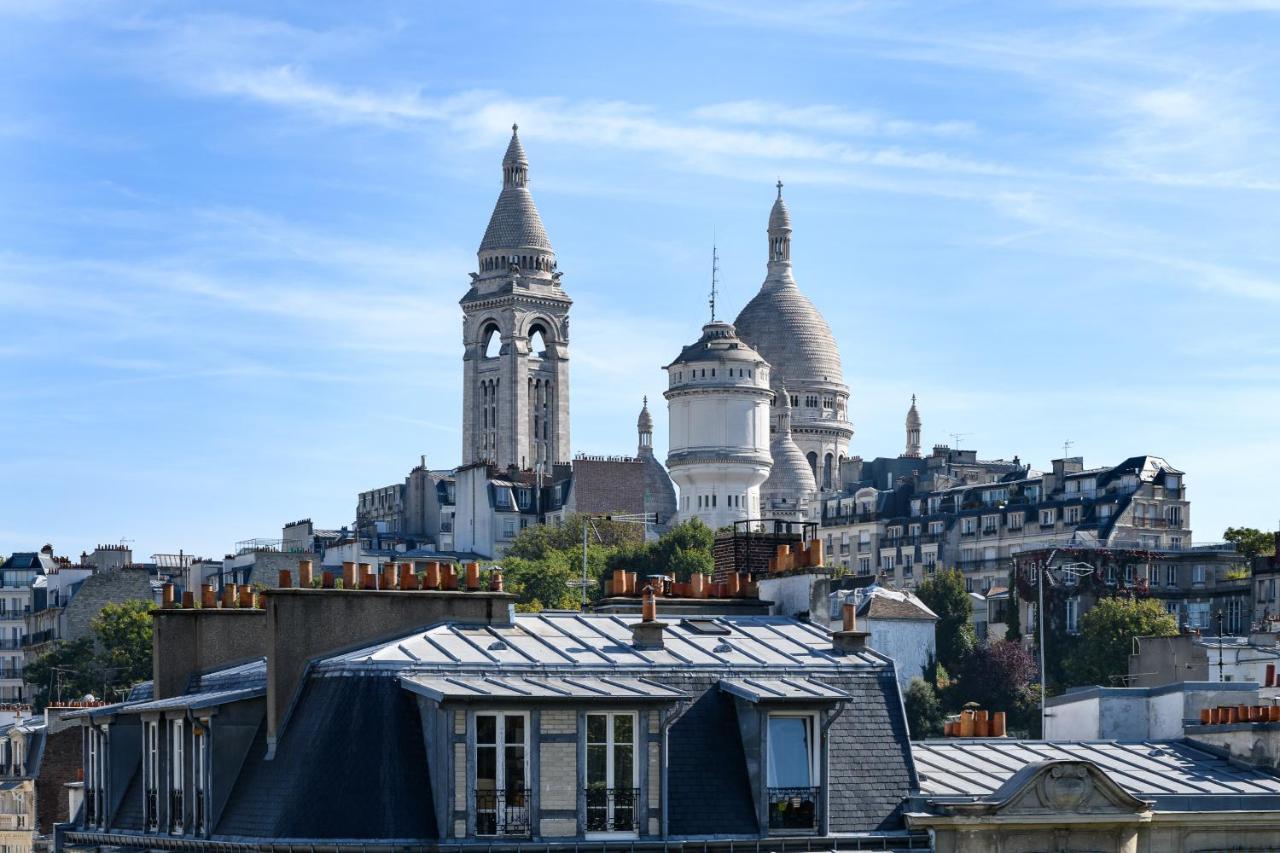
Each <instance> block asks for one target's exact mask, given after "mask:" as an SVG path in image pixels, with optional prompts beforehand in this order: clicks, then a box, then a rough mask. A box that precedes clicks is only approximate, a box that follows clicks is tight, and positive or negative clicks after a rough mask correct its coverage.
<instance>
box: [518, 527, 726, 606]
mask: <svg viewBox="0 0 1280 853" xmlns="http://www.w3.org/2000/svg"><path fill="white" fill-rule="evenodd" d="M584 523H585V522H584V516H581V515H571V516H569V517H568V518H567V519H566V520H565V523H564V524H563V525H560V526H554V525H535V526H531V527H526V528H525V529H524V530H522V531H520V534H519V535H518V536H517V537H516V538H515V540H514V541H513V542H512V544H511V547H510V548H508V549H507V555H506V557H504V558H503V559H502V561H501V565H502V569H503V583H504V584H505V586H506V588H507V589H508V591H510V592H512V593H514V594H515V595H516V596H517V604H516V606H517V607H518V608H519V609H521V610H525V611H537V610H543V609H569V608H577V607H579V606H581V604H582V592H581V590H580V589H578V588H576V587H574V586H572V585H571V584H572V583H573V582H574V581H580V580H581V578H582V530H583V525H584ZM643 533H644V531H643V528H642V526H641V525H636V524H626V523H623V522H618V521H610V520H608V519H605V518H598V517H591V526H590V528H589V529H588V531H587V584H588V585H587V598H588V599H589V600H594V599H596V598H599V597H600V594H601V591H602V584H601V583H600V580H601V578H602V577H604V576H605V575H606V574H607V573H608V572H610V571H612V570H614V569H626V570H628V571H632V572H636V573H637V574H639V575H640V576H641V577H643V576H645V575H651V574H674V575H675V576H676V579H677V580H681V581H684V580H688V579H689V576H690V575H691V574H693V573H694V572H701V573H702V574H710V573H711V571H712V569H713V567H714V559H713V557H712V545H713V544H714V542H715V534H713V533H712V532H711V530H710V528H708V527H707V526H706V525H705V524H703V523H702V522H701V521H698V520H697V519H691V520H689V521H686V522H684V523H683V524H678V525H676V526H675V527H673V528H671V529H670V530H669V531H667V532H666V533H665V534H663V535H662V536H661V537H660V538H659V539H658V540H657V541H656V542H644V541H643ZM597 534H598V535H597Z"/></svg>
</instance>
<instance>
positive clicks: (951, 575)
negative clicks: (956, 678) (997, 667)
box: [916, 569, 977, 672]
mask: <svg viewBox="0 0 1280 853" xmlns="http://www.w3.org/2000/svg"><path fill="white" fill-rule="evenodd" d="M916 595H918V596H919V597H920V600H921V601H923V602H924V603H925V605H926V606H927V607H928V608H929V609H930V610H932V611H933V612H934V613H936V614H938V623H937V645H938V662H939V663H940V664H942V665H943V666H944V667H945V668H946V669H947V671H949V672H960V671H961V669H962V665H963V664H964V661H965V659H966V658H968V657H969V654H970V653H971V652H972V651H973V649H974V646H975V645H977V640H976V639H975V637H974V634H973V625H971V624H970V622H969V618H970V617H971V616H972V615H973V602H972V601H970V599H969V593H968V592H966V591H965V588H964V575H962V574H961V573H960V570H959V569H941V570H939V571H938V572H937V574H935V575H934V576H933V577H932V578H930V579H929V580H926V581H925V582H924V583H922V584H920V586H919V588H917V589H916Z"/></svg>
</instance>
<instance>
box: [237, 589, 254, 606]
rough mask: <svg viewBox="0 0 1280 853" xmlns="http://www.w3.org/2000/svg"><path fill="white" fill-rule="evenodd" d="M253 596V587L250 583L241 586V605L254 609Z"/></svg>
mask: <svg viewBox="0 0 1280 853" xmlns="http://www.w3.org/2000/svg"><path fill="white" fill-rule="evenodd" d="M253 597H254V592H253V587H251V586H249V585H248V584H245V585H243V586H242V587H240V606H241V607H244V608H247V609H250V610H252V609H253Z"/></svg>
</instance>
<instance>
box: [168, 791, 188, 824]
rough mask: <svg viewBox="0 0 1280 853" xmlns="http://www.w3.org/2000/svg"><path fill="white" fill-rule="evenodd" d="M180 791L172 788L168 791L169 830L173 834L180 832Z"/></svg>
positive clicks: (181, 814) (182, 814)
mask: <svg viewBox="0 0 1280 853" xmlns="http://www.w3.org/2000/svg"><path fill="white" fill-rule="evenodd" d="M182 805H183V803H182V791H181V790H180V789H177V788H174V789H171V790H170V791H169V831H170V832H172V833H174V834H175V835H181V834H182V818H183V816H184V813H183V809H182Z"/></svg>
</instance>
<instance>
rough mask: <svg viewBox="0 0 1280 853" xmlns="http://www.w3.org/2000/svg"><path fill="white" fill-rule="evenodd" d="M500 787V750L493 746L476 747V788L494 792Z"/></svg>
mask: <svg viewBox="0 0 1280 853" xmlns="http://www.w3.org/2000/svg"><path fill="white" fill-rule="evenodd" d="M497 787H498V750H497V748H496V747H492V746H477V747H476V788H478V789H480V790H482V791H492V790H494V789H496V788H497Z"/></svg>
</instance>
